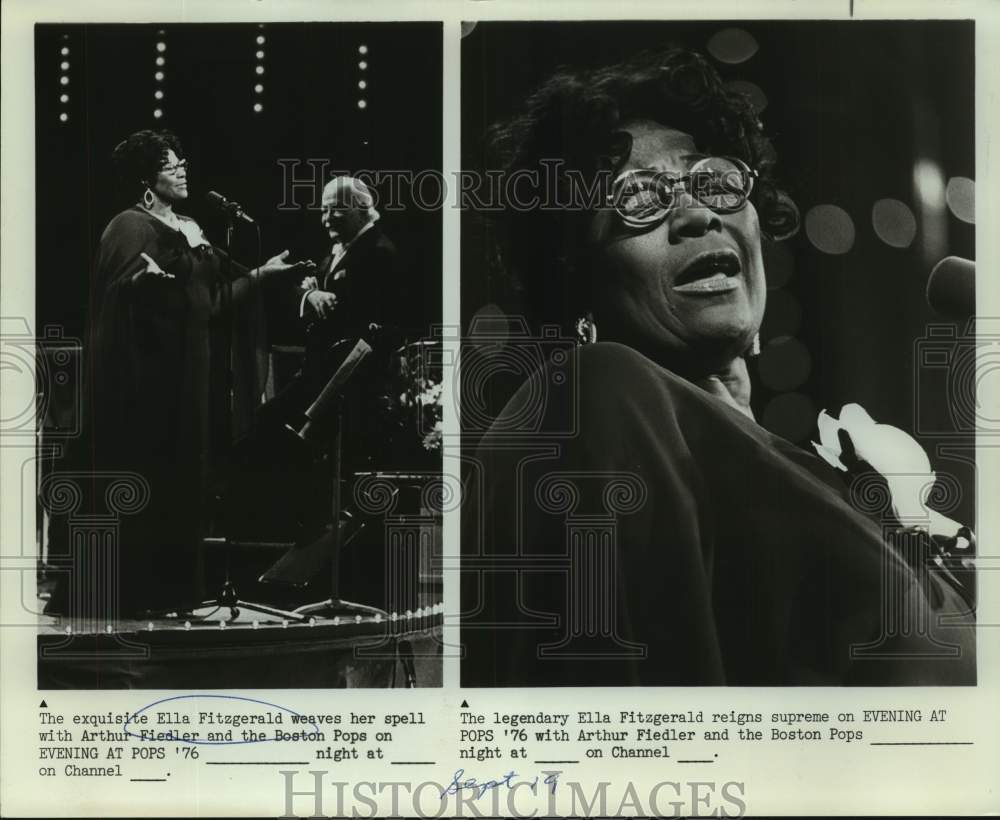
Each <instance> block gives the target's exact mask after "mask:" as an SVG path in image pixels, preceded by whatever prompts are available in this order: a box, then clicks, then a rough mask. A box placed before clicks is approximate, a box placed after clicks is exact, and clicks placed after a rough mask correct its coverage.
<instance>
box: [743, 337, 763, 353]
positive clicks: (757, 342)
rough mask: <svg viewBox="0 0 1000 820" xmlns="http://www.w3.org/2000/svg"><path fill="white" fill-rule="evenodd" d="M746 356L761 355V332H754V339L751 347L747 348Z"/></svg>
mask: <svg viewBox="0 0 1000 820" xmlns="http://www.w3.org/2000/svg"><path fill="white" fill-rule="evenodd" d="M744 355H745V356H746V358H748V359H753V358H756V357H757V356H759V355H760V334H759V333H754V335H753V341H752V342H750V347H749V348H748V349H747V352H746V354H744Z"/></svg>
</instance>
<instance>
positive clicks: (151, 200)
mask: <svg viewBox="0 0 1000 820" xmlns="http://www.w3.org/2000/svg"><path fill="white" fill-rule="evenodd" d="M155 202H156V199H155V197H154V196H153V192H152V191H151V190H149V187H148V186H147V187H146V190H145V191H143V193H142V204H143V206H144V207H145V208H146V210H147V211H151V210H153V205H154V204H155Z"/></svg>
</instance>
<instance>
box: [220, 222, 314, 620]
mask: <svg viewBox="0 0 1000 820" xmlns="http://www.w3.org/2000/svg"><path fill="white" fill-rule="evenodd" d="M223 213H224V214H225V216H226V241H225V244H224V246H223V250H224V255H223V257H222V266H221V271H222V278H223V289H222V294H223V295H222V315H223V317H225V319H224V322H225V325H226V328H225V329H226V334H225V342H224V343H223V352H224V354H225V363H226V382H225V388H226V413H225V414H224V419H223V420H222V422H221V423H220V425H219V427H220V429H219V431H218V434H219V436H220V437H221V439H222V442H223V443H224V446H225V465H224V466H225V470H224V475H226V476H228V475H229V474H230V471H231V470H232V449H233V442H232V437H233V414H234V412H235V410H236V404H235V401H234V392H235V385H236V379H235V376H234V367H233V336H234V335H235V333H236V326H237V325H236V311H235V310H234V309H233V254H232V249H233V226H234V223H235V222H236V218H237V217H236V214H235V213H234V212H233V211H232V210H230V209H228V208H226V209H224V210H223ZM257 271H258V275H259V273H260V260H258V261H257ZM214 501H215V513H216V514H215V515H214V516H213V519H214V520H215V521H216V522H217V521H218V518H219V512H220V508H221V506H222V497H221V495H220V494H219V493H218V492H216V494H215V498H214ZM202 544H203V545H204V544H219V545H222V546H223V547H224V549H225V556H226V558H225V581H223V584H222V587H221V588H220V589H219V592H218V593H217V594H216V596H215V598H212V599H208V600H205V601H202V602H201V606H202V607H206V606H215V607H216V608H218V609H224V608H228V609H229V614H230V616H231V617H232V618H234V619H235V618H237V617H238V616H239V614H240V607H242V608H244V609H247V610H250V611H251V612H258V613H260V614H262V615H270V616H276V617H280V618H285V619H288V620H292V621H305V620H306V616H304V615H301V614H299V613H296V612H289V611H287V610H283V609H278V608H276V607H270V606H266V605H265V604H258V603H253V602H252V601H244V600H241V599H240V597H239V595H238V593H237V591H236V587H235V585H234V584H233V581H232V577H231V576H232V572H231V570H232V551H233V543H232V541H231V540H230V539H229V538H228V537H227V536H225V535H224V534H223V535H222V536H221V537H218V536H216V537H209V538H204V539H203V540H202Z"/></svg>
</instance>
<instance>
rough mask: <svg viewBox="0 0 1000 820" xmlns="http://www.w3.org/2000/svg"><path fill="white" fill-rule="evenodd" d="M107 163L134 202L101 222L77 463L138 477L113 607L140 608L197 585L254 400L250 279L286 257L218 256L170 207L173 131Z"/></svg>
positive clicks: (258, 357) (183, 191) (182, 164)
mask: <svg viewBox="0 0 1000 820" xmlns="http://www.w3.org/2000/svg"><path fill="white" fill-rule="evenodd" d="M113 160H114V163H115V165H116V167H117V169H118V171H119V173H120V175H121V178H122V180H123V181H124V182H125V184H126V185H127V186H128V187H129V189H130V190H133V191H134V192H135V193H134V195H135V197H136V200H137V201H136V204H134V205H133V206H132V207H130V208H128V209H127V210H124V211H122V212H121V213H119V214H118V215H117V216H115V217H114V218H113V219H112V220H111V222H110V224H109V225H108V226H107V228H106V229H105V230H104V233H103V235H102V236H101V240H100V246H99V248H98V252H97V259H96V263H95V266H94V277H93V281H92V304H91V315H90V323H89V333H88V344H89V351H88V353H89V355H88V361H89V383H88V390H87V396H86V401H85V405H86V407H87V409H88V411H89V412H88V416H89V421H90V425H89V427H90V434H91V438H90V440H89V442H88V449H89V453H88V457H87V462H88V465H89V466H90V467H91V468H92V469H93V470H94V471H96V472H102V471H126V472H131V473H136V474H138V475H139V476H141V477H142V480H144V481H145V482H147V483H148V487H149V502H148V504H147V505H146V506H145V508H144V509H142V510H141V511H139V512H138V513H137V514H135V515H132V516H123V517H122V519H121V522H120V527H121V529H120V536H119V570H120V571H119V594H120V601H121V611H122V612H124V613H137V612H141V611H145V610H159V609H164V608H178V607H184V606H190V605H191V604H192V603H194V602H196V601H198V600H200V598H201V596H202V594H203V591H202V590H200V589H199V583H198V579H197V577H196V576H197V562H196V554H197V547H198V541H199V538H200V537H201V536H202V535H203V534H204V532H205V526H206V523H207V519H208V517H209V515H210V507H209V505H208V504H207V502H208V500H209V497H210V496H211V495H212V492H213V490H215V489H217V487H216V482H217V481H218V480H219V478H220V476H219V469H218V468H219V466H220V456H221V455H222V454H224V453H225V451H226V450H227V448H228V447H229V444H230V441H231V439H232V436H233V435H234V434H236V433H238V432H240V431H239V430H238V429H237V427H238V423H237V422H234V419H236V418H246V417H248V412H249V410H250V409H251V408H252V406H253V405H254V404H256V403H259V399H260V395H261V389H262V376H263V372H262V368H261V362H266V358H263V356H262V349H261V345H262V343H263V337H262V335H261V334H259V332H258V331H259V330H260V323H259V318H260V314H259V312H258V311H259V307H260V305H259V301H258V296H259V293H258V287H259V284H260V283H261V282H262V281H263V280H264V279H266V278H268V277H271V276H276V275H279V274H282V273H285V272H291V271H294V270H296V269H297V266H296V265H291V264H288V263H287V262H285V261H284V260H285V258H286V257H287V255H288V252H287V251H286V252H284V253H281V254H279V255H277V256H275V257H273V258H271V259H269V260H268V261H267V262H266V263H265V264H264V265H263V266H261V267H260V268H259V269H254V270H247V269H246V268H244V267H242V266H241V265H238V264H236V263H232V264H231V265H227V264H226V259H225V258H224V254H223V252H222V251H220V250H218V249H216V248H214V247H213V246H212V245H211V244H210V243H209V241H208V239H207V238H206V237H205V234H204V232H203V231H202V229H201V228H200V227H199V226H198V224H197V223H196V222H195V221H194V220H193V219H191V218H190V217H187V216H183V215H182V214H179V213H177V211H176V210H175V208H176V207H178V206H181V205H183V203H184V201H185V200H186V199H187V198H188V168H187V161H186V160H185V159H184V153H183V150H182V148H181V145H180V142H179V141H178V139H177V137H175V136H174V135H173V134H171V133H169V132H166V131H161V132H157V131H139V132H137V133H135V134H132V135H131V136H129V137H128V139H126V140H124V141H123V142H122V143H120V144H119V145H118V146H117V147H116V148H115V150H114V154H113ZM227 272H228V274H229V276H230V277H231V278H230V280H229V281H227V280H226V275H227ZM230 374H232V375H230Z"/></svg>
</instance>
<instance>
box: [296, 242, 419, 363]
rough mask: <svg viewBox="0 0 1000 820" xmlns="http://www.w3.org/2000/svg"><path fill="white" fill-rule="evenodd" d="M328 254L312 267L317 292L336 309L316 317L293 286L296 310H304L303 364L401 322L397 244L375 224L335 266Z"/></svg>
mask: <svg viewBox="0 0 1000 820" xmlns="http://www.w3.org/2000/svg"><path fill="white" fill-rule="evenodd" d="M332 258H333V257H332V255H331V254H327V255H326V256H325V257H324V258H323V259H322V261H321V262H320V263H319V265H318V266H317V269H316V279H317V281H318V285H319V289H320V290H324V291H328V292H330V293H333V294H335V295H336V297H337V304H336V307H335V308H334V309H333V311H332V313H330V312H328V314H327V316H326V318H320V317H319V316H318V315H317V314H316V312H315V311H314V310H313V308H312V306H311V305H310V304H309V303H308V302H305V303H304V304H303V297H304V296H305V294H306V289H304V288H302V287H301V286H298V287H296V288H295V293H294V296H295V310H296V312H298V311H299V309H300V306H302V322H303V323H304V325H305V334H306V345H305V346H306V361H307V365H308V362H309V360H310V359H315V358H317V357H319V356H322V354H323V353H325V352H326V351H327V350H329V349H330V347H331V346H333V345H334V344H336V342H338V341H340V340H341V339H348V338H358V337H360V336H364V337H366V338H368V337H369V336H370V335H371V331H370V326H371V325H373V324H374V325H379V326H381V327H382V328H384V329H386V330H391V329H392V328H394V327H397V326H399V325H401V324H403V315H402V312H403V310H402V306H403V297H402V294H401V286H402V277H401V276H400V273H399V260H398V255H397V253H396V246H395V245H394V244H393V243H392V241H391V240H390V239H389V237H387V236H386V235H385V234H384V233H383V232H382V230H381V229H380V228H379V226H378V225H377V224H376V225H374V226H372V227H371V228H369V229H368V230H367V231H365V233H363V234H362V235H361V236H359V237H358V238H357V239H356V240H355V242H354V243H353V244H352V245H351V246H350V248H349V249H348V251H347V253H346V254H344V255H343V256H342V257H341V258H340V259H339V260H338V261H337V264H336V265H334V266H332V267H331V264H330V263H331V261H332Z"/></svg>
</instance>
